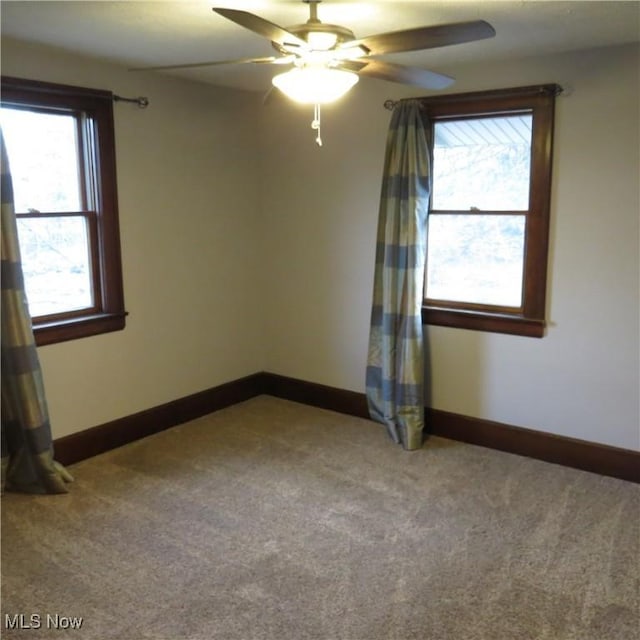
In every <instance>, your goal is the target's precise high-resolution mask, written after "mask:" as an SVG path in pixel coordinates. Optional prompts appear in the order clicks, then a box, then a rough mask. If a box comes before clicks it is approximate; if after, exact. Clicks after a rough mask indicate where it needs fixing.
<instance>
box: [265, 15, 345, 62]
mask: <svg viewBox="0 0 640 640" xmlns="http://www.w3.org/2000/svg"><path fill="white" fill-rule="evenodd" d="M286 29H287V31H288V32H289V33H292V34H294V35H295V36H298V38H301V39H302V40H305V41H306V42H308V43H309V44H310V45H311V47H312V48H314V49H316V48H317V49H327V50H328V49H333V48H334V47H335V46H336V45H339V44H342V43H343V42H349V41H350V40H355V38H356V37H355V35H354V33H353V31H351V30H350V29H347V28H346V27H342V26H340V25H337V24H325V23H324V22H319V21H317V22H315V21H311V20H310V21H309V22H305V23H304V24H296V25H293V26H292V27H287V28H286ZM272 45H273V47H274V49H276V51H279V52H280V53H283V54H285V55H286V54H290V53H291V52H292V50H291V48H289V47H287V46H286V45H285V46H283V45H282V44H280V43H278V42H272Z"/></svg>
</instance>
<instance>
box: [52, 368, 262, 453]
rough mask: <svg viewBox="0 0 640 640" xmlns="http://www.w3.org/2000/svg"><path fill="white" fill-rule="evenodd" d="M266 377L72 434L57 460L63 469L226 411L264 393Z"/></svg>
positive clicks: (59, 446) (58, 445)
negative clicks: (220, 410) (226, 408)
mask: <svg viewBox="0 0 640 640" xmlns="http://www.w3.org/2000/svg"><path fill="white" fill-rule="evenodd" d="M262 387H263V374H261V373H256V374H253V375H250V376H247V377H246V378H240V379H239V380H234V381H232V382H227V383H225V384H222V385H220V386H218V387H213V388H211V389H207V390H205V391H201V392H199V393H194V394H192V395H189V396H185V397H184V398H179V399H178V400H173V401H172V402H167V403H166V404H161V405H159V406H157V407H153V408H151V409H146V410H145V411H140V412H138V413H134V414H132V415H130V416H125V417H123V418H118V419H117V420H112V421H111V422H107V423H105V424H101V425H98V426H97V427H92V428H90V429H86V430H84V431H80V432H78V433H73V434H71V435H69V436H65V437H64V438H59V439H57V440H56V441H55V442H54V451H55V457H56V460H58V462H60V463H61V464H64V465H68V464H73V463H74V462H79V461H80V460H84V459H85V458H90V457H92V456H95V455H98V454H99V453H104V452H105V451H109V450H111V449H115V448H116V447H121V446H122V445H125V444H128V443H129V442H133V441H135V440H139V439H140V438H144V437H146V436H150V435H152V434H154V433H158V432H159V431H164V430H165V429H169V428H170V427H174V426H176V425H178V424H182V423H183V422H188V421H189V420H194V419H195V418H199V417H201V416H204V415H207V414H208V413H213V412H214V411H218V410H219V409H224V408H225V407H228V406H230V405H232V404H237V403H238V402H242V401H244V400H248V399H249V398H253V397H254V396H257V395H259V394H261V393H263V391H262Z"/></svg>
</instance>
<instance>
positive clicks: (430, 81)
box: [339, 58, 454, 89]
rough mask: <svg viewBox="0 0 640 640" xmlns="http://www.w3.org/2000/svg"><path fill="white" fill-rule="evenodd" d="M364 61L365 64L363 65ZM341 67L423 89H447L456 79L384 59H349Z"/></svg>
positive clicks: (362, 74) (363, 74)
mask: <svg viewBox="0 0 640 640" xmlns="http://www.w3.org/2000/svg"><path fill="white" fill-rule="evenodd" d="M363 63H364V65H363ZM339 66H340V68H342V69H346V70H347V71H355V72H356V73H358V74H360V75H361V76H369V77H371V78H378V79H379V80H389V81H390V82H399V83H401V84H410V85H413V86H415V87H422V88H423V89H446V88H447V87H448V86H450V85H451V84H453V82H454V79H453V78H452V77H450V76H445V75H444V74H442V73H436V72H435V71H429V70H428V69H420V68H418V67H406V66H404V65H401V64H392V63H390V62H383V61H382V60H373V59H371V58H367V59H365V60H347V61H345V62H341V63H340V65H339Z"/></svg>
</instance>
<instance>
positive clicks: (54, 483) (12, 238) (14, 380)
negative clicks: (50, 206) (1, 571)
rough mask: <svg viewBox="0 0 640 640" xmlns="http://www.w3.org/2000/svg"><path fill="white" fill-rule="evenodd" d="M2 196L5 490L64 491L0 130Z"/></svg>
mask: <svg viewBox="0 0 640 640" xmlns="http://www.w3.org/2000/svg"><path fill="white" fill-rule="evenodd" d="M0 148H1V149H0V151H1V160H2V167H1V194H2V243H1V244H2V349H1V351H2V427H1V436H2V438H1V440H2V443H1V446H2V491H4V490H5V489H8V490H9V489H10V490H13V491H24V492H29V493H66V492H67V487H66V483H67V482H69V481H71V480H72V478H71V476H70V475H69V473H68V472H67V471H65V469H64V468H63V467H62V466H61V465H59V464H58V463H57V462H55V461H54V459H53V446H52V440H51V427H50V424H49V413H48V410H47V402H46V399H45V395H44V385H43V381H42V371H41V369H40V362H39V359H38V352H37V350H36V345H35V342H34V337H33V329H32V326H31V317H30V315H29V309H28V306H27V297H26V294H25V290H24V277H23V273H22V263H21V261H20V246H19V244H18V230H17V223H16V216H15V211H14V206H13V186H12V183H11V175H10V173H9V163H8V161H7V153H6V149H5V146H4V140H3V138H2V132H1V131H0Z"/></svg>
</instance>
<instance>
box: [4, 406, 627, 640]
mask: <svg viewBox="0 0 640 640" xmlns="http://www.w3.org/2000/svg"><path fill="white" fill-rule="evenodd" d="M70 470H71V472H72V473H73V475H74V476H75V479H76V481H75V483H74V484H72V485H71V492H70V493H69V494H68V495H60V496H28V495H19V494H6V495H5V496H4V497H3V498H2V637H3V638H32V639H34V640H36V639H38V638H65V639H66V638H74V639H76V640H81V639H91V640H94V639H95V640H110V639H122V640H125V639H126V640H182V639H191V640H305V639H310V640H311V639H313V640H379V639H380V640H382V639H387V640H391V639H393V640H410V639H414V638H415V639H421V640H422V639H434V640H528V639H531V640H534V639H535V640H638V639H639V638H640V631H639V622H640V616H639V603H640V598H639V576H640V567H639V560H640V549H639V545H640V487H638V486H637V485H634V484H631V483H628V482H624V481H622V480H616V479H613V478H608V477H601V476H598V475H595V474H590V473H586V472H582V471H578V470H575V469H568V468H564V467H560V466H556V465H551V464H547V463H545V462H540V461H536V460H531V459H527V458H523V457H520V456H515V455H511V454H506V453H501V452H497V451H492V450H489V449H485V448H481V447H475V446H471V445H466V444H461V443H457V442H453V441H449V440H445V439H441V438H430V439H429V441H428V442H427V443H426V444H425V445H424V447H423V449H422V450H420V451H416V452H406V451H403V450H402V448H400V447H398V446H396V445H394V444H393V443H392V442H391V441H390V440H389V439H388V437H387V436H386V434H385V432H384V430H383V428H382V427H380V426H378V425H375V424H373V423H371V422H368V421H366V420H361V419H358V418H353V417H349V416H344V415H340V414H337V413H333V412H330V411H324V410H320V409H315V408H312V407H308V406H304V405H300V404H296V403H292V402H288V401H284V400H280V399H276V398H272V397H269V396H259V397H257V398H254V399H252V400H249V401H247V402H244V403H241V404H238V405H235V406H232V407H229V408H227V409H224V410H222V411H219V412H216V413H214V414H211V415H209V416H206V417H203V418H201V419H198V420H194V421H192V422H189V423H187V424H184V425H180V426H178V427H175V428H173V429H170V430H168V431H164V432H162V433H159V434H156V435H154V436H151V437H149V438H145V439H144V440H140V441H138V442H135V443H132V444H130V445H127V446H125V447H122V448H120V449H116V450H113V451H110V452H108V453H106V454H103V455H100V456H96V457H95V458H91V459H89V460H85V461H83V462H81V463H78V464H76V465H74V466H72V467H71V469H70ZM20 614H22V617H20ZM80 619H81V620H80ZM78 626H79V628H77V627H78ZM20 627H22V628H20ZM28 627H30V628H28Z"/></svg>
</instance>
